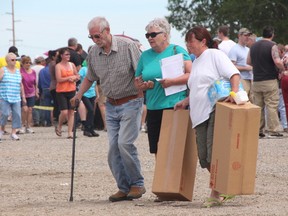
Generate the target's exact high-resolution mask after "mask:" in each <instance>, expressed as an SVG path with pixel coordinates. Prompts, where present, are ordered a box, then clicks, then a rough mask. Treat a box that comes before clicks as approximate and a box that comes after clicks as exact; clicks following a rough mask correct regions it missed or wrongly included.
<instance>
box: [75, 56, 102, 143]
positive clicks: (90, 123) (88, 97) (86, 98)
mask: <svg viewBox="0 0 288 216" xmlns="http://www.w3.org/2000/svg"><path fill="white" fill-rule="evenodd" d="M78 73H79V75H80V79H81V83H82V82H83V80H84V78H85V76H86V74H87V62H86V60H84V62H83V64H82V67H81V69H80V70H79V72H78ZM95 99H96V81H94V82H93V84H92V85H91V87H90V88H89V89H88V90H87V91H86V92H85V93H84V94H83V96H82V99H81V100H82V102H83V103H84V105H85V107H86V110H87V115H86V121H83V125H84V131H83V135H84V136H88V137H98V136H99V134H98V133H96V132H95V131H94V110H95Z"/></svg>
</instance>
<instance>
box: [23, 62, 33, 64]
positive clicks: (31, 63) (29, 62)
mask: <svg viewBox="0 0 288 216" xmlns="http://www.w3.org/2000/svg"><path fill="white" fill-rule="evenodd" d="M24 64H32V62H25V63H24Z"/></svg>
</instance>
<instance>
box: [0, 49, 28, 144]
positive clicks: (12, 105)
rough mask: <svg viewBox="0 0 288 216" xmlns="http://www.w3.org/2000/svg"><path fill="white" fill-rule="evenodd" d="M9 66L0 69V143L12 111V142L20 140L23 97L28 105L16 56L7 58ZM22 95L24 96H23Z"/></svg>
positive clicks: (8, 55) (11, 55)
mask: <svg viewBox="0 0 288 216" xmlns="http://www.w3.org/2000/svg"><path fill="white" fill-rule="evenodd" d="M5 61H6V62H7V66H4V67H2V68H0V113H1V115H0V142H1V141H2V135H3V134H4V131H5V130H4V129H5V125H6V124H7V120H8V117H9V115H10V110H11V111H12V132H11V135H10V137H11V139H12V140H20V139H19V137H18V136H17V135H16V130H17V129H18V128H21V96H22V98H23V99H22V100H23V103H26V99H25V94H24V89H23V84H22V76H21V73H20V71H19V69H17V68H16V55H15V54H14V53H8V54H7V55H6V57H5ZM21 93H22V94H21Z"/></svg>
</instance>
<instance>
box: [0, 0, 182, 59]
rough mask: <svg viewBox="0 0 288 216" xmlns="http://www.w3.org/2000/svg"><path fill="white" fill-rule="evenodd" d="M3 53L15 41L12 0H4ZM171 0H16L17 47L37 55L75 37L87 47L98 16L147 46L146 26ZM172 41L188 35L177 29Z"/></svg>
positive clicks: (0, 47)
mask: <svg viewBox="0 0 288 216" xmlns="http://www.w3.org/2000/svg"><path fill="white" fill-rule="evenodd" d="M0 2H1V3H0V5H1V6H0V56H4V55H5V54H6V53H7V51H8V48H9V47H10V46H11V45H12V31H9V30H7V29H9V28H10V29H11V28H12V16H11V15H9V14H7V12H8V13H9V12H11V11H12V3H11V2H12V1H11V0H0ZM167 5H168V1H167V0H144V1H135V0H104V1H99V0H82V1H73V0H57V1H56V0H49V1H42V0H25V1H23V0H14V13H15V21H16V22H15V33H16V40H18V41H16V47H17V48H18V50H19V54H20V55H22V54H25V55H29V56H31V58H32V59H33V58H35V57H36V56H38V55H41V54H43V53H44V52H46V51H48V50H50V49H56V48H58V47H62V46H66V45H67V40H68V39H69V38H70V37H75V38H77V39H78V42H79V43H81V44H82V45H83V47H84V49H87V48H88V47H89V46H90V45H91V44H92V41H91V39H89V38H88V37H87V35H88V30H87V24H88V22H89V21H90V20H91V19H92V18H93V17H95V16H105V17H106V18H107V20H108V21H109V22H110V27H111V33H112V34H122V33H123V32H124V34H126V35H129V36H131V37H134V38H137V39H138V40H140V42H141V43H142V44H143V46H144V47H145V48H146V49H147V48H150V46H149V44H148V43H147V40H146V38H145V36H144V34H145V33H146V31H145V26H146V25H147V24H148V22H149V21H151V20H152V19H154V18H155V17H164V16H166V15H168V14H169V12H168V10H167V9H166V8H167ZM171 43H174V44H178V45H180V46H184V45H185V43H184V38H183V37H182V36H181V33H180V32H178V31H176V30H175V29H173V30H172V32H171Z"/></svg>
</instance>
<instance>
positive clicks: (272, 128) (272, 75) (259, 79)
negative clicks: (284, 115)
mask: <svg viewBox="0 0 288 216" xmlns="http://www.w3.org/2000/svg"><path fill="white" fill-rule="evenodd" d="M262 36H263V39H262V40H259V41H257V42H256V43H254V44H253V45H252V47H251V48H250V51H249V53H248V57H247V64H249V65H252V66H253V87H252V91H253V95H254V104H256V105H258V106H259V107H261V122H260V128H259V138H263V137H265V136H266V135H265V133H264V132H265V108H266V112H267V126H268V128H267V129H268V131H269V136H271V137H282V136H283V134H281V133H279V126H280V122H279V117H278V104H279V90H278V75H279V72H278V69H279V70H280V72H282V71H285V68H284V64H283V62H282V61H281V58H280V55H279V50H278V47H277V45H276V44H275V43H274V42H273V41H272V39H273V37H274V28H273V27H271V26H266V27H265V28H264V29H263V34H262ZM260 54H261V55H260ZM277 68H278V69H277Z"/></svg>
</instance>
